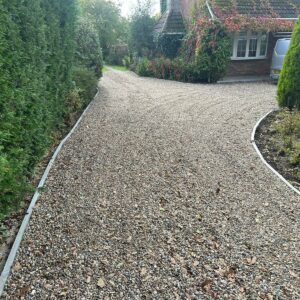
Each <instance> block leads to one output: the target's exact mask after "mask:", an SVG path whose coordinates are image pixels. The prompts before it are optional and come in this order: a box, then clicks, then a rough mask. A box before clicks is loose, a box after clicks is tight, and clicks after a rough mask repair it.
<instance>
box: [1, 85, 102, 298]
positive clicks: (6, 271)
mask: <svg viewBox="0 0 300 300" xmlns="http://www.w3.org/2000/svg"><path fill="white" fill-rule="evenodd" d="M98 95H99V89H98V91H97V93H96V95H95V97H94V99H95V98H97V96H98ZM94 99H93V100H94ZM93 100H92V101H91V102H90V104H89V105H88V106H87V107H86V108H85V110H84V111H83V113H82V114H81V116H80V118H79V119H78V120H77V122H76V124H75V125H74V126H73V128H72V129H71V130H70V132H69V133H68V134H67V135H66V137H65V138H64V139H63V140H62V141H61V142H60V144H59V145H58V147H57V148H56V150H55V152H54V154H53V156H52V157H51V159H50V161H49V163H48V165H47V167H46V169H45V172H44V174H43V176H42V178H41V180H40V182H39V184H38V187H37V189H36V192H35V193H34V195H33V197H32V199H31V202H30V205H29V207H28V209H27V211H26V213H25V217H24V219H23V221H22V224H21V227H20V229H19V231H18V234H17V236H16V238H15V241H14V243H13V246H12V248H11V250H10V252H9V255H8V257H7V260H6V262H5V265H4V268H3V271H2V273H1V276H0V297H1V296H2V293H3V291H4V288H5V284H6V282H7V279H8V277H9V275H10V273H11V268H12V266H13V264H14V261H15V258H16V255H17V252H18V250H19V247H20V244H21V242H22V240H23V236H24V234H25V232H26V229H27V227H28V224H29V221H30V218H31V215H32V212H33V209H34V207H35V205H36V203H37V201H38V200H39V198H40V196H41V194H40V190H41V189H42V188H43V187H44V185H45V182H46V180H47V178H48V175H49V172H50V170H51V168H52V166H53V164H54V162H55V160H56V158H57V156H58V154H59V153H60V151H61V149H62V147H63V146H64V144H65V143H66V142H67V140H68V139H69V138H70V137H71V136H72V134H73V133H74V131H75V130H76V129H77V127H78V126H79V124H80V122H81V120H82V119H83V117H84V116H85V114H86V113H87V111H88V110H89V108H90V107H91V104H92V102H93Z"/></svg>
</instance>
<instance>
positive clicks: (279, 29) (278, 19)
mask: <svg viewBox="0 0 300 300" xmlns="http://www.w3.org/2000/svg"><path fill="white" fill-rule="evenodd" d="M197 3H198V5H199V3H202V6H201V4H200V6H199V7H201V11H200V15H201V17H202V16H207V17H208V18H210V19H219V20H220V21H221V22H224V24H226V26H227V25H228V24H230V23H231V24H233V25H236V24H238V23H239V24H244V25H245V24H247V26H245V27H242V26H236V27H237V29H236V30H233V31H230V34H231V36H232V55H231V62H230V64H229V67H228V70H227V74H226V76H247V75H255V76H257V75H259V76H263V75H269V74H270V66H271V59H272V54H273V50H274V47H275V44H276V41H277V39H278V38H282V37H290V35H291V31H292V28H293V26H294V23H295V21H296V20H297V18H298V16H299V14H300V0H252V1H250V0H234V1H230V0H207V1H204V0H162V1H161V5H162V7H166V9H165V11H162V13H163V14H162V18H161V19H160V22H159V24H160V26H161V27H159V26H157V29H159V28H160V30H161V32H165V33H168V30H169V28H171V31H172V30H173V27H172V26H173V25H172V26H170V25H169V24H174V23H175V22H173V20H174V19H173V18H174V17H173V11H174V12H175V11H176V15H177V16H178V15H180V16H181V17H182V18H183V19H188V18H189V17H191V11H192V7H193V6H194V5H197ZM165 4H167V5H165ZM164 5H165V6H164ZM176 24H177V25H176V26H178V27H176V30H178V28H181V26H184V25H182V23H181V24H179V22H178V23H176ZM162 25H163V26H162ZM263 25H265V28H264V26H263ZM258 28H259V29H258ZM262 28H264V29H262ZM157 29H156V30H157ZM171 31H170V33H171Z"/></svg>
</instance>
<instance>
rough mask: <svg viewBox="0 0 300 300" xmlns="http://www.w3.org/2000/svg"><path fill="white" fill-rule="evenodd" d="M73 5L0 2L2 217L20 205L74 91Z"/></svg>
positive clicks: (41, 0) (68, 1)
mask: <svg viewBox="0 0 300 300" xmlns="http://www.w3.org/2000/svg"><path fill="white" fill-rule="evenodd" d="M75 13H76V10H75V4H74V1H72V0H64V1H61V0H51V1H50V0H35V1H29V0H27V1H17V0H3V1H1V2H0V28H1V31H0V67H1V72H0V90H1V95H0V201H1V202H0V213H1V214H5V213H7V212H8V210H9V209H10V208H11V207H12V206H13V205H15V206H17V204H18V203H19V200H20V199H22V197H23V195H24V193H25V192H26V191H27V190H28V188H27V184H26V180H27V176H28V174H29V173H30V172H31V171H32V169H33V167H34V166H35V164H36V163H37V161H38V160H39V159H40V158H41V156H42V155H43V154H44V151H45V149H46V148H47V146H48V145H49V143H50V136H51V133H52V132H53V130H55V129H56V128H57V126H58V125H59V124H60V123H61V121H62V119H63V118H64V116H65V114H66V107H65V103H64V101H62V100H63V99H64V96H65V95H66V94H67V93H68V91H69V90H70V89H71V87H72V80H71V67H72V61H73V53H74V29H75Z"/></svg>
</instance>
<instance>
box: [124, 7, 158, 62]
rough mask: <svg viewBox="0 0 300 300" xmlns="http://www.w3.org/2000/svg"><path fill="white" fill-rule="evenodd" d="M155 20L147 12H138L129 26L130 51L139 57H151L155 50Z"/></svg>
mask: <svg viewBox="0 0 300 300" xmlns="http://www.w3.org/2000/svg"><path fill="white" fill-rule="evenodd" d="M154 24H155V19H154V18H152V17H151V16H150V14H149V12H148V11H147V10H143V9H141V10H137V11H136V12H135V14H134V15H133V16H132V18H131V21H130V25H129V49H130V52H131V53H136V54H137V56H139V57H141V56H151V54H152V52H153V51H154V49H155V44H154V41H153V28H154Z"/></svg>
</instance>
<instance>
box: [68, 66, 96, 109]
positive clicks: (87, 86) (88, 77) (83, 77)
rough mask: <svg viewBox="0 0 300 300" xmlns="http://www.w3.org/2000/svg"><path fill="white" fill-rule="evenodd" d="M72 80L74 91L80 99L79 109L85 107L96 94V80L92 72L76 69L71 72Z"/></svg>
mask: <svg viewBox="0 0 300 300" xmlns="http://www.w3.org/2000/svg"><path fill="white" fill-rule="evenodd" d="M73 80H74V82H75V86H76V89H75V91H76V92H77V93H78V94H79V96H80V98H81V102H82V104H81V107H80V109H81V108H82V107H85V106H87V105H88V104H89V102H90V101H91V100H92V99H93V97H94V96H95V94H96V92H97V85H98V79H97V77H96V76H95V73H94V72H93V71H92V70H89V69H86V68H82V67H77V68H74V70H73Z"/></svg>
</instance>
